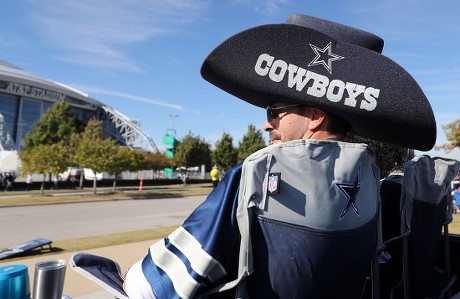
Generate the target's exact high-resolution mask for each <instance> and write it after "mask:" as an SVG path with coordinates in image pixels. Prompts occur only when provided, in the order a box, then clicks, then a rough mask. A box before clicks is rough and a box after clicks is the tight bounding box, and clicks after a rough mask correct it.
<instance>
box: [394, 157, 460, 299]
mask: <svg viewBox="0 0 460 299" xmlns="http://www.w3.org/2000/svg"><path fill="white" fill-rule="evenodd" d="M459 169H460V165H459V162H458V161H456V160H451V159H443V158H437V157H436V158H432V157H429V156H426V155H422V156H418V157H415V158H414V159H413V160H412V161H410V162H408V163H406V165H405V168H404V173H405V174H404V180H403V187H402V195H401V209H402V221H401V230H402V233H403V234H405V233H407V232H410V234H409V236H408V237H407V242H405V252H404V261H405V263H404V288H405V292H406V297H408V296H411V297H408V298H422V297H425V296H428V295H432V294H431V292H433V290H434V287H435V286H434V285H435V284H437V283H438V282H440V280H443V279H444V278H441V277H440V276H439V275H438V274H439V272H438V271H437V270H436V268H435V266H436V261H437V256H438V249H439V242H440V239H441V233H442V227H443V225H444V224H445V223H446V219H447V211H448V209H447V207H448V199H450V198H451V197H450V183H451V181H452V180H453V179H454V178H455V175H456V174H457V173H458V171H459ZM447 279H449V278H447ZM409 293H410V295H408V294H409Z"/></svg>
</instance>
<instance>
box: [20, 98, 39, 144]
mask: <svg viewBox="0 0 460 299" xmlns="http://www.w3.org/2000/svg"><path fill="white" fill-rule="evenodd" d="M20 106H21V107H20V109H19V121H18V135H17V141H18V142H17V144H18V149H20V148H22V147H23V145H24V144H23V140H24V136H26V134H27V133H29V132H30V131H31V130H32V128H33V127H34V124H35V121H36V120H39V119H40V117H41V115H42V114H41V112H42V102H40V101H37V100H31V99H25V98H23V99H22V100H21V105H20Z"/></svg>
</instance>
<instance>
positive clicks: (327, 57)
mask: <svg viewBox="0 0 460 299" xmlns="http://www.w3.org/2000/svg"><path fill="white" fill-rule="evenodd" d="M310 47H311V48H312V50H313V52H315V54H316V57H315V58H313V60H312V61H311V62H310V64H309V65H308V66H312V65H318V64H322V65H323V66H324V67H325V68H326V70H327V71H328V72H329V74H332V61H336V60H340V59H344V58H345V57H342V56H339V55H337V54H334V53H332V50H331V42H329V44H327V46H326V47H324V48H322V49H321V48H319V47H317V46H315V45H313V44H310ZM321 55H322V56H323V58H322V59H320V58H321ZM326 61H327V63H326Z"/></svg>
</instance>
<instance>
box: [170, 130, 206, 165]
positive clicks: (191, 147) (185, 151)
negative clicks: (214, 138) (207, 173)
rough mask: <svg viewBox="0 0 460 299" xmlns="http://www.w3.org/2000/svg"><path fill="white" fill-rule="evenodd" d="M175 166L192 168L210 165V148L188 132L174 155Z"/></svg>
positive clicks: (203, 141)
mask: <svg viewBox="0 0 460 299" xmlns="http://www.w3.org/2000/svg"><path fill="white" fill-rule="evenodd" d="M174 163H175V164H176V166H185V167H194V166H199V165H202V164H205V165H208V166H209V165H210V164H211V146H210V144H209V143H207V142H206V141H205V140H204V139H202V138H200V136H193V135H192V133H191V132H189V133H188V134H187V135H186V136H185V137H184V138H183V139H182V141H180V142H179V144H178V146H177V149H176V153H175V155H174Z"/></svg>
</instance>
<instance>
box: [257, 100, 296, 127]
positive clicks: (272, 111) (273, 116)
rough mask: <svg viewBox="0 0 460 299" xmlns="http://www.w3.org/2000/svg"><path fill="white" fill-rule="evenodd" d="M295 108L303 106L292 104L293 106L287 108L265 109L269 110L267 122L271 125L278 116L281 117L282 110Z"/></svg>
mask: <svg viewBox="0 0 460 299" xmlns="http://www.w3.org/2000/svg"><path fill="white" fill-rule="evenodd" d="M295 106H302V105H300V104H291V105H285V106H279V107H271V106H267V108H265V109H266V110H267V121H268V122H269V123H270V122H272V121H273V120H274V119H277V118H278V116H279V113H280V112H282V111H280V110H283V109H286V108H291V107H295Z"/></svg>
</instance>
